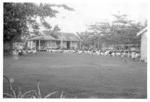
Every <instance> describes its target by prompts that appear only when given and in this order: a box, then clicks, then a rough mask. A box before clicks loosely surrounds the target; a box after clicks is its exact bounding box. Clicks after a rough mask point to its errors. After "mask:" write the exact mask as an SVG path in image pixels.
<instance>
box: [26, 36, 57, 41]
mask: <svg viewBox="0 0 150 102" xmlns="http://www.w3.org/2000/svg"><path fill="white" fill-rule="evenodd" d="M29 40H56V39H55V38H53V37H52V36H45V35H44V36H35V37H32V38H30V39H29Z"/></svg>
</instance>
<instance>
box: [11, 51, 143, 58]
mask: <svg viewBox="0 0 150 102" xmlns="http://www.w3.org/2000/svg"><path fill="white" fill-rule="evenodd" d="M47 52H50V53H77V54H89V55H101V56H112V57H113V56H120V57H128V58H132V59H139V58H140V53H139V52H137V51H129V50H128V51H127V50H110V49H107V50H79V49H78V50H75V49H72V50H63V49H49V50H47ZM31 53H32V54H34V53H37V50H36V49H14V50H13V55H20V56H21V55H26V54H31Z"/></svg>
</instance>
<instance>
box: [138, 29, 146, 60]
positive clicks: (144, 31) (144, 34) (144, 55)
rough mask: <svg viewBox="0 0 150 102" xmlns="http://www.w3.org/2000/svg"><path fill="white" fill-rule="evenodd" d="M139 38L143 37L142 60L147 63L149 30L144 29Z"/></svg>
mask: <svg viewBox="0 0 150 102" xmlns="http://www.w3.org/2000/svg"><path fill="white" fill-rule="evenodd" d="M137 36H141V47H140V55H141V60H143V61H145V62H147V28H144V29H143V30H141V31H140V32H139V33H137Z"/></svg>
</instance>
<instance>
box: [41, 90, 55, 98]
mask: <svg viewBox="0 0 150 102" xmlns="http://www.w3.org/2000/svg"><path fill="white" fill-rule="evenodd" d="M56 93H57V91H54V92H51V93H49V94H47V95H46V96H45V97H44V98H49V97H50V96H52V95H54V94H56Z"/></svg>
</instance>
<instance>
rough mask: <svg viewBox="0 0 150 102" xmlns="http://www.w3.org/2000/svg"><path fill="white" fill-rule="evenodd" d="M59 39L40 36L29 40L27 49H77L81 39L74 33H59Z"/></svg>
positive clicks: (50, 36)
mask: <svg viewBox="0 0 150 102" xmlns="http://www.w3.org/2000/svg"><path fill="white" fill-rule="evenodd" d="M56 35H57V37H53V36H52V35H50V34H49V35H40V36H35V37H32V38H29V39H28V41H27V47H28V48H30V49H33V48H35V49H37V50H46V49H59V48H60V49H77V48H79V41H80V40H79V38H78V37H77V36H76V35H74V34H72V33H59V34H56Z"/></svg>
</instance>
